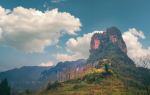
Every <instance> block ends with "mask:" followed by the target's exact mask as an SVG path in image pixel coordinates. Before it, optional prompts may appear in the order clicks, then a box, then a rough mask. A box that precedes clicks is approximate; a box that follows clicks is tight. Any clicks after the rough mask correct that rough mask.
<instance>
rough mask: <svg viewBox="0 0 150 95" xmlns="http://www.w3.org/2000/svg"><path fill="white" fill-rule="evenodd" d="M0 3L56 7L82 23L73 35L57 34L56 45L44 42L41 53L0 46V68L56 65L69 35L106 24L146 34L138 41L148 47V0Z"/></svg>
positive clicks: (13, 0)
mask: <svg viewBox="0 0 150 95" xmlns="http://www.w3.org/2000/svg"><path fill="white" fill-rule="evenodd" d="M0 6H2V7H3V8H4V9H10V10H12V9H14V8H16V7H18V6H22V7H23V8H26V9H29V8H34V9H36V10H39V11H42V12H44V11H46V10H49V11H51V10H52V9H55V8H58V10H59V12H61V13H62V12H67V13H69V14H71V15H72V16H74V17H75V18H78V19H79V20H80V23H81V24H82V26H81V27H80V31H78V32H77V35H67V34H65V35H63V36H61V37H59V42H58V43H57V46H56V45H52V46H51V45H48V46H46V47H45V48H44V52H42V53H39V52H33V53H26V52H24V51H21V50H18V49H14V48H12V47H9V46H3V45H0V71H3V70H7V69H11V68H15V67H20V66H25V65H39V64H41V63H46V62H49V61H50V62H51V61H52V62H53V64H56V63H57V62H58V61H59V60H57V59H56V58H55V57H56V56H55V54H57V53H60V54H61V53H63V54H65V53H66V54H68V52H67V51H66V42H67V41H68V40H69V39H70V38H78V37H82V36H83V35H84V34H88V33H89V32H93V31H95V30H98V31H103V30H105V29H106V28H107V27H110V26H116V27H118V28H119V29H120V30H121V31H122V32H126V31H128V30H129V28H135V29H136V30H137V31H139V30H141V31H142V32H143V33H144V34H145V37H146V39H143V40H140V42H141V44H142V45H143V47H144V48H147V47H149V46H150V32H149V31H150V27H149V25H150V11H149V9H150V1H149V0H1V1H0ZM49 19H51V18H49ZM9 20H11V19H9ZM0 27H1V26H0ZM18 40H19V38H18ZM56 47H59V48H56ZM75 50H77V49H75ZM69 53H70V52H69Z"/></svg>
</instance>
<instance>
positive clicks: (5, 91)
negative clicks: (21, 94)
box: [0, 79, 10, 95]
mask: <svg viewBox="0 0 150 95" xmlns="http://www.w3.org/2000/svg"><path fill="white" fill-rule="evenodd" d="M0 95H10V86H9V84H8V81H7V79H4V80H2V81H1V83H0Z"/></svg>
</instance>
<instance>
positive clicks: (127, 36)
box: [123, 28, 150, 68]
mask: <svg viewBox="0 0 150 95" xmlns="http://www.w3.org/2000/svg"><path fill="white" fill-rule="evenodd" d="M123 39H124V41H125V42H126V45H127V49H128V56H129V57H130V58H131V59H133V61H134V62H135V63H136V65H137V66H144V67H145V66H147V68H150V63H148V62H150V58H149V57H150V46H149V47H147V48H144V47H143V44H142V43H141V42H140V39H141V40H142V39H146V37H145V35H144V33H143V32H142V31H138V30H137V29H135V28H132V29H129V31H127V32H124V33H123ZM143 62H146V63H147V65H145V64H144V63H143Z"/></svg>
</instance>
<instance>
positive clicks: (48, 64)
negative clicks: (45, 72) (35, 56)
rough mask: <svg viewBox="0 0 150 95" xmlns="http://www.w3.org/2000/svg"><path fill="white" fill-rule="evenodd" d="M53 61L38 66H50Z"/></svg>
mask: <svg viewBox="0 0 150 95" xmlns="http://www.w3.org/2000/svg"><path fill="white" fill-rule="evenodd" d="M53 65H54V63H53V62H52V61H48V62H46V63H44V62H43V63H41V64H40V65H39V66H42V67H50V66H53Z"/></svg>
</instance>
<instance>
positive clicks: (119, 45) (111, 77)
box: [39, 27, 150, 95]
mask: <svg viewBox="0 0 150 95" xmlns="http://www.w3.org/2000/svg"><path fill="white" fill-rule="evenodd" d="M103 60H109V62H107V61H106V62H105V61H103ZM105 64H108V65H109V71H110V72H111V74H108V75H107V73H108V72H106V71H104V70H102V72H101V69H103V68H106V67H105ZM86 65H90V66H91V67H92V68H93V69H94V70H92V71H91V72H90V73H87V74H85V75H84V76H81V77H80V78H75V79H71V80H68V81H63V82H61V81H60V82H59V83H57V84H59V85H56V84H55V82H54V83H51V84H50V85H48V88H49V89H48V88H47V89H46V90H43V91H42V92H40V93H39V95H150V81H149V80H150V70H148V69H146V68H142V67H136V65H135V64H134V62H133V61H132V60H131V59H130V58H129V57H128V56H127V48H126V44H125V43H124V41H123V39H122V35H121V32H120V30H119V29H117V28H116V27H111V28H108V29H107V30H106V32H103V33H96V34H94V35H93V36H92V38H91V49H90V56H89V58H88V60H87V62H86ZM86 65H85V66H86ZM95 69H96V71H97V72H95ZM99 71H100V72H99Z"/></svg>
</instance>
